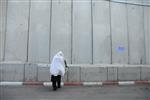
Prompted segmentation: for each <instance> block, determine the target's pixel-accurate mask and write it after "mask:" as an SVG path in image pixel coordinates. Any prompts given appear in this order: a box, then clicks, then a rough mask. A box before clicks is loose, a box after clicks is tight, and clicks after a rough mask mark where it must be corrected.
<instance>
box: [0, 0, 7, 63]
mask: <svg viewBox="0 0 150 100" xmlns="http://www.w3.org/2000/svg"><path fill="white" fill-rule="evenodd" d="M6 6H7V0H1V1H0V62H1V61H2V60H3V57H4V41H5V28H6V27H5V26H6V13H7V12H6V8H7V7H6Z"/></svg>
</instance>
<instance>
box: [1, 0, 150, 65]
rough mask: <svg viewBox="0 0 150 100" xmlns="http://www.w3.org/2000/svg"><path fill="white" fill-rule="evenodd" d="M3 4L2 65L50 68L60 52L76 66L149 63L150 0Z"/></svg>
mask: <svg viewBox="0 0 150 100" xmlns="http://www.w3.org/2000/svg"><path fill="white" fill-rule="evenodd" d="M2 3H4V4H3V6H1V7H3V8H2V9H3V10H2V13H3V14H1V15H2V16H1V17H2V18H3V19H6V22H4V21H5V20H3V21H1V22H3V24H2V23H1V35H0V36H1V37H0V39H1V41H2V42H1V45H0V46H1V48H0V52H1V53H0V58H1V60H0V61H2V59H4V60H3V61H6V62H7V61H21V62H31V63H39V62H40V63H49V62H50V61H51V60H52V57H53V56H54V54H55V53H56V52H57V51H59V50H61V51H63V52H64V54H65V57H66V59H67V61H68V63H72V64H100V63H103V64H116V63H119V64H150V47H149V43H150V41H149V40H150V39H149V38H150V37H149V34H150V33H149V24H150V22H149V14H150V12H149V8H150V6H149V4H150V2H149V1H147V2H146V1H144V0H132V2H131V0H110V1H109V0H80V1H79V0H65V1H64V0H44V1H43V0H26V2H22V1H19V0H8V3H5V2H1V4H2ZM5 5H7V6H5ZM6 9H7V11H6ZM6 15H7V16H6ZM5 23H6V24H5ZM5 26H6V32H5ZM5 35H6V37H5ZM135 37H136V38H135ZM4 44H5V45H4ZM4 49H5V50H4ZM4 51H5V52H4ZM3 57H4V58H3ZM3 61H2V62H3Z"/></svg>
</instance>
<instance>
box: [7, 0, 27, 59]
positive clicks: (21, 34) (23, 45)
mask: <svg viewBox="0 0 150 100" xmlns="http://www.w3.org/2000/svg"><path fill="white" fill-rule="evenodd" d="M15 1H16V0H8V7H7V26H6V27H7V30H6V40H5V41H6V43H5V60H6V61H26V58H27V33H28V17H29V0H26V2H22V1H17V2H15Z"/></svg>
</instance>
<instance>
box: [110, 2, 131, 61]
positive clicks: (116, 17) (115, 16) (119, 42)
mask: <svg viewBox="0 0 150 100" xmlns="http://www.w3.org/2000/svg"><path fill="white" fill-rule="evenodd" d="M111 31H112V63H122V64H123V63H125V64H127V63H128V32H127V10H126V5H125V4H118V3H111Z"/></svg>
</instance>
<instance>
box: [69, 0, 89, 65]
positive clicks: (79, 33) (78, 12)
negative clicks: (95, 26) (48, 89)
mask: <svg viewBox="0 0 150 100" xmlns="http://www.w3.org/2000/svg"><path fill="white" fill-rule="evenodd" d="M84 1H85V0H81V1H78V0H73V2H74V3H73V12H72V14H73V15H72V16H73V37H72V38H73V40H72V41H73V44H72V49H73V50H72V53H73V54H72V56H73V58H72V63H73V64H76V63H81V64H90V63H92V38H91V35H92V33H91V32H92V31H91V0H86V1H85V2H84Z"/></svg>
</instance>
